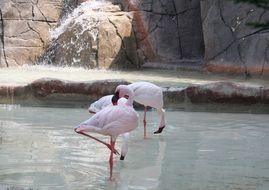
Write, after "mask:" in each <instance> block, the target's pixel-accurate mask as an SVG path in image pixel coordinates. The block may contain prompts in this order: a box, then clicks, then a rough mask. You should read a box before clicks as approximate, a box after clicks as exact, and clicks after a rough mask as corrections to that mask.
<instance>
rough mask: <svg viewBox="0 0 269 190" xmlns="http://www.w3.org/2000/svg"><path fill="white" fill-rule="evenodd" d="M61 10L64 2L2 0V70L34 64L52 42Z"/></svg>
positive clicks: (0, 25) (0, 44) (0, 19)
mask: <svg viewBox="0 0 269 190" xmlns="http://www.w3.org/2000/svg"><path fill="white" fill-rule="evenodd" d="M61 7H62V0H56V1H54V0H53V1H52V0H42V1H36V0H35V1H33V0H20V1H15V0H11V1H9V0H1V1H0V13H2V14H0V17H1V18H0V35H1V41H0V49H1V52H0V67H6V66H17V65H22V64H33V63H34V62H35V61H36V60H37V58H38V57H39V56H40V55H41V54H42V53H43V51H44V48H45V47H46V46H47V44H48V42H49V40H50V39H49V30H50V29H51V28H52V27H53V26H54V25H55V24H56V23H57V21H58V20H59V16H60V14H61V10H62V8H61ZM52 10H53V11H52Z"/></svg>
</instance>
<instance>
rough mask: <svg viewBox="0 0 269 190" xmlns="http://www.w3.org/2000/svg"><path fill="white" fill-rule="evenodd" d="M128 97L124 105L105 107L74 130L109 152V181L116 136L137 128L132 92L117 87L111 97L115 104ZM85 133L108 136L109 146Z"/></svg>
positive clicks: (125, 87) (123, 86) (121, 86)
mask: <svg viewBox="0 0 269 190" xmlns="http://www.w3.org/2000/svg"><path fill="white" fill-rule="evenodd" d="M124 96H128V97H129V98H128V100H127V101H126V103H124V104H118V105H116V106H107V107H105V108H104V109H102V110H101V111H99V112H97V113H96V114H95V115H93V116H92V117H91V118H90V119H88V120H86V121H84V122H82V123H81V124H80V125H78V127H76V128H75V132H77V133H79V134H82V135H85V136H87V137H90V138H92V139H94V140H96V141H98V142H100V143H102V144H104V145H106V146H107V147H108V148H109V149H110V150H111V152H110V158H109V168H110V179H112V171H113V154H119V153H118V151H117V150H115V143H116V139H117V137H118V135H120V134H123V133H127V132H130V131H132V130H134V129H135V128H136V127H137V126H138V120H139V119H138V114H137V112H136V111H135V110H134V108H133V99H134V92H133V91H132V89H130V88H129V87H128V86H126V85H119V86H118V87H117V88H116V90H115V94H114V96H113V97H112V102H113V103H114V104H116V103H117V102H118V100H119V99H120V98H121V97H124ZM85 132H94V133H99V134H102V135H107V136H110V144H108V143H106V142H104V141H102V140H100V139H97V138H95V137H93V136H91V135H89V134H87V133H85Z"/></svg>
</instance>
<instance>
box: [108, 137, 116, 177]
mask: <svg viewBox="0 0 269 190" xmlns="http://www.w3.org/2000/svg"><path fill="white" fill-rule="evenodd" d="M110 145H111V152H110V157H109V169H110V177H109V179H110V180H111V179H112V172H113V152H114V147H115V141H112V138H111V139H110Z"/></svg>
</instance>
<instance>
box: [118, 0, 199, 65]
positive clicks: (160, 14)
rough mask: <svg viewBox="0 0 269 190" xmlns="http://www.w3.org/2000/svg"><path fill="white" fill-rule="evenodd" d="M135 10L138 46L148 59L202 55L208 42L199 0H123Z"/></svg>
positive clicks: (177, 58)
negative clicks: (203, 27) (204, 34)
mask: <svg viewBox="0 0 269 190" xmlns="http://www.w3.org/2000/svg"><path fill="white" fill-rule="evenodd" d="M121 3H122V5H123V8H124V10H125V11H129V12H132V13H133V14H134V19H133V28H134V30H135V34H136V37H137V42H138V47H139V49H140V50H141V51H142V52H143V53H144V56H145V58H146V60H147V61H160V62H174V63H176V62H178V61H180V60H182V59H201V58H203V55H204V42H203V32H202V22H201V16H200V15H201V13H200V1H199V0H191V1H190V0H180V1H175V0H160V1H154V0H141V1H132V0H123V1H121Z"/></svg>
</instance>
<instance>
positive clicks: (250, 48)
mask: <svg viewBox="0 0 269 190" xmlns="http://www.w3.org/2000/svg"><path fill="white" fill-rule="evenodd" d="M201 12H202V20H203V33H204V42H205V62H206V64H207V69H208V70H209V71H212V72H220V73H225V72H226V73H233V74H245V75H246V76H250V75H265V74H269V65H268V60H269V59H268V58H269V43H268V40H269V35H268V34H269V32H268V31H263V30H260V29H254V28H251V27H250V26H248V25H247V23H249V22H255V21H261V22H262V21H266V20H267V21H268V20H269V12H268V11H264V10H263V9H261V8H257V7H255V6H252V5H249V4H242V3H239V4H234V3H233V2H232V1H221V0H217V1H212V0H203V1H201Z"/></svg>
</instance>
